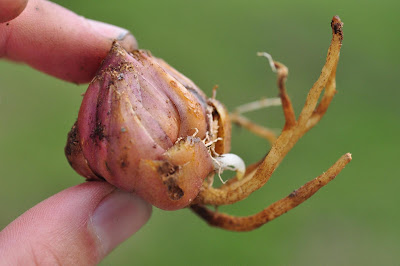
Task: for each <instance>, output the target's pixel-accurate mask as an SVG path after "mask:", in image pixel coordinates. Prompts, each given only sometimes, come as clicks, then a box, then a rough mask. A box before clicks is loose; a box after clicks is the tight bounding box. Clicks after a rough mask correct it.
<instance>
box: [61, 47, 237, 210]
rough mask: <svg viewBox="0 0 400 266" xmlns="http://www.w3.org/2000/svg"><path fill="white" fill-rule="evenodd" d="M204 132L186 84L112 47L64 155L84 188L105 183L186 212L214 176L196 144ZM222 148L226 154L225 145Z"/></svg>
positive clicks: (202, 102)
mask: <svg viewBox="0 0 400 266" xmlns="http://www.w3.org/2000/svg"><path fill="white" fill-rule="evenodd" d="M224 115H225V114H224ZM209 129H210V125H209V122H208V120H207V98H206V96H205V95H204V93H203V92H202V91H201V90H200V89H199V88H198V87H197V86H196V85H195V84H194V83H193V82H192V81H191V80H189V79H188V78H186V77H185V76H183V75H182V74H180V73H179V72H178V71H176V70H175V69H173V68H172V67H170V66H169V65H168V64H167V63H165V62H164V61H162V60H161V59H158V58H155V57H153V56H152V55H151V54H150V53H148V52H146V51H142V50H137V51H134V52H133V53H128V52H126V51H125V50H124V49H123V48H121V47H120V46H119V45H118V44H117V43H115V44H114V45H113V47H112V49H111V51H110V53H109V54H108V56H107V57H106V58H105V60H104V61H103V63H102V66H101V68H100V69H99V70H98V72H97V75H96V77H95V78H94V79H93V80H92V82H91V83H90V85H89V88H88V89H87V91H86V93H85V96H84V99H83V102H82V105H81V108H80V111H79V115H78V120H77V123H76V124H75V125H74V126H73V128H72V130H71V132H70V133H69V136H68V141H67V146H66V149H65V152H66V155H67V158H68V160H69V162H70V164H71V166H72V167H73V168H74V169H75V170H76V171H77V172H78V173H79V174H81V175H83V176H85V177H86V178H87V179H88V180H96V179H105V180H106V181H107V182H109V183H111V184H112V185H114V186H116V187H118V188H120V189H123V190H125V191H132V192H135V193H137V194H138V195H139V196H141V197H143V198H144V199H145V200H147V201H148V202H150V203H151V204H153V205H154V206H156V207H159V208H161V209H166V210H175V209H180V208H183V207H185V206H187V205H188V204H190V202H191V201H192V200H193V199H194V198H195V197H196V196H197V195H198V193H199V191H200V188H201V186H202V184H203V181H204V179H205V178H206V177H207V176H208V175H209V174H210V173H211V172H213V171H214V167H213V162H212V158H211V155H210V151H209V150H208V149H207V148H206V146H205V144H204V142H203V141H202V140H203V139H204V138H205V137H206V132H207V131H208V130H209ZM225 130H226V131H227V130H229V134H230V128H229V129H225ZM224 145H225V147H224V149H225V150H229V148H230V147H229V145H230V137H229V142H227V143H226V144H224Z"/></svg>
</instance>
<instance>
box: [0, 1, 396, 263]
mask: <svg viewBox="0 0 400 266" xmlns="http://www.w3.org/2000/svg"><path fill="white" fill-rule="evenodd" d="M55 2H57V3H59V4H61V5H63V6H66V7H67V8H70V9H72V10H74V11H75V12H77V13H79V14H81V15H83V16H86V17H89V18H92V19H96V20H101V21H105V22H108V23H112V24H116V25H120V26H122V27H125V28H127V29H129V30H131V31H132V32H133V33H134V34H135V36H136V37H137V39H138V41H139V44H140V47H141V48H145V49H149V50H151V51H152V53H153V54H155V55H157V56H159V57H162V58H164V59H165V60H166V61H167V62H169V63H170V64H171V65H173V66H175V67H176V68H177V69H179V70H180V71H181V72H182V73H184V74H186V75H187V76H188V77H190V78H191V79H193V80H194V81H195V82H196V83H197V84H198V85H199V86H200V87H201V88H203V90H204V91H205V92H206V93H207V94H208V95H210V92H211V88H212V87H213V86H214V85H215V84H218V85H219V86H220V89H219V91H218V98H219V100H221V101H222V102H224V103H225V104H226V106H227V107H228V108H229V109H231V110H232V109H233V108H234V107H235V106H237V105H239V104H242V103H246V102H249V101H252V100H256V99H259V98H261V97H264V96H269V97H273V96H276V95H277V89H276V87H275V75H274V74H273V73H272V72H271V71H270V69H268V66H267V63H266V61H265V60H264V59H261V58H258V57H256V55H255V54H256V52H257V51H267V52H269V53H271V54H272V55H273V57H274V58H275V59H276V60H278V61H281V62H283V63H285V64H286V65H287V66H288V67H289V70H290V73H289V79H288V82H287V85H288V91H289V94H290V96H291V98H292V100H293V102H294V106H295V109H296V111H297V113H298V112H299V110H300V108H301V106H302V104H303V103H304V100H305V97H306V94H307V91H308V89H309V88H310V87H311V85H312V84H313V82H314V81H315V80H316V78H317V77H318V75H319V73H320V70H321V67H322V65H323V63H324V60H325V56H326V51H327V48H328V45H329V42H330V38H331V33H330V32H331V31H330V27H329V24H330V20H331V17H332V16H333V15H336V14H337V15H340V17H341V18H342V20H343V21H344V43H343V47H342V53H341V59H340V62H339V67H338V73H337V87H338V91H339V93H338V94H337V95H336V97H335V99H334V101H333V103H332V105H331V107H330V110H329V111H328V113H327V115H326V116H325V117H324V119H323V120H322V121H321V122H320V124H319V125H317V126H316V127H315V128H314V129H313V130H312V131H310V132H309V133H308V134H307V135H306V136H305V137H304V138H303V139H301V140H300V142H299V143H298V144H297V145H296V146H295V148H294V149H293V150H292V151H291V152H290V153H289V155H288V156H287V157H286V159H285V160H284V161H283V163H282V164H281V166H280V167H279V168H278V170H277V171H276V172H275V174H274V175H273V178H272V179H271V180H270V182H269V183H268V185H266V186H265V187H263V188H262V189H261V190H259V191H257V192H256V193H254V194H253V195H252V196H250V197H249V198H248V199H247V200H245V201H243V202H240V203H238V204H236V205H234V206H228V207H224V208H222V210H223V211H229V212H231V213H233V214H237V215H246V214H252V213H254V212H256V211H258V210H260V209H262V208H264V207H265V206H267V205H268V204H270V203H272V202H273V201H275V200H277V199H280V198H282V197H284V196H286V195H287V194H288V193H290V192H291V191H292V190H293V189H296V188H297V187H299V186H300V185H302V184H303V183H305V182H307V181H308V180H310V179H311V178H314V177H315V176H317V175H319V174H321V173H322V172H323V171H324V170H325V169H327V168H328V167H329V166H330V165H331V164H333V163H334V162H335V161H336V159H337V158H339V157H340V156H341V155H342V154H344V153H346V152H351V153H352V154H353V161H352V162H351V163H350V164H349V165H348V166H347V167H346V168H345V169H344V171H343V172H342V173H341V174H340V175H339V176H338V177H337V178H336V179H335V180H334V181H333V182H332V183H331V184H329V185H328V186H327V187H326V188H324V189H322V190H321V191H320V192H319V193H317V194H316V195H315V196H314V197H313V198H312V199H311V200H309V201H307V202H305V203H304V204H302V205H301V206H299V207H298V208H296V209H294V210H292V211H291V212H289V213H287V214H285V215H283V216H282V217H280V218H279V219H277V220H275V221H273V222H271V223H270V224H267V225H265V226H263V227H261V228H260V229H258V230H255V231H252V232H248V233H232V232H226V231H222V230H220V229H215V228H211V227H209V226H207V225H206V224H205V223H204V222H202V221H201V220H200V219H198V218H197V217H196V216H195V215H193V214H192V213H191V212H190V211H189V210H180V211H175V212H166V211H161V210H158V209H155V208H154V212H153V216H152V218H151V220H150V222H149V223H148V224H147V225H146V226H145V227H144V228H143V229H142V230H141V231H140V232H138V233H137V234H136V235H135V236H134V237H132V238H131V239H129V240H128V241H127V242H125V243H124V244H122V245H121V246H120V247H118V248H117V249H116V250H115V251H114V252H113V253H112V254H110V255H109V256H108V257H107V259H106V260H105V261H104V262H103V263H102V265H126V264H137V265H159V264H163V265H187V264H190V265H206V264H207V265H221V264H224V265H245V264H246V265H398V263H399V261H400V253H399V252H398V251H399V250H400V240H399V236H400V233H399V232H400V230H399V218H400V214H399V203H400V200H399V197H398V187H399V185H400V181H399V180H400V171H399V167H398V163H399V157H400V156H399V151H398V150H399V136H400V134H399V133H400V123H399V122H400V120H399V118H400V112H399V111H400V110H399V109H400V108H399V104H398V101H399V100H398V99H399V96H400V92H399V91H400V90H399V86H398V75H399V70H400V68H399V58H400V54H399V50H398V44H399V41H400V34H399V26H400V25H399V20H398V10H399V8H400V4H399V2H398V1H396V0H392V1H390V0H381V1H371V0H366V1H362V2H360V1H344V0H339V1H334V2H333V1H317V0H305V1H297V2H295V1H261V0H259V1H257V0H248V1H246V2H245V1H237V0H230V1H227V0H225V1H222V0H221V1H215V0H214V1H211V0H203V1H193V0H186V1H184V0H170V1H162V0H146V1H144V0H136V1H133V0H131V1H128V0H118V1H96V2H94V1H60V0H59V1H55ZM0 82H1V85H0V178H1V179H0V180H1V185H0V202H1V205H0V211H1V215H0V228H3V227H5V226H6V225H7V224H8V223H10V222H11V221H12V220H13V219H15V218H16V217H17V216H18V215H20V214H21V213H23V212H24V211H25V210H27V209H28V208H30V207H31V206H33V205H34V204H36V203H38V202H40V201H42V200H43V199H45V198H47V197H49V196H50V195H53V194H55V193H57V192H59V191H60V190H63V189H65V188H67V187H69V186H73V185H76V184H78V183H80V182H83V179H82V178H81V177H80V176H78V175H77V174H75V173H74V171H73V170H72V169H71V168H70V167H69V165H68V163H67V160H66V159H65V157H64V154H63V148H64V144H65V141H66V135H67V132H68V131H69V129H70V127H71V125H72V124H73V122H74V121H75V119H76V116H77V112H78V108H79V105H80V101H81V96H80V94H81V93H82V92H84V91H85V89H86V85H84V86H77V85H74V84H69V83H66V82H63V81H59V80H56V79H55V78H52V77H48V76H46V75H44V74H42V73H39V72H36V71H34V70H32V69H30V68H29V67H27V66H24V65H19V64H13V63H10V62H5V61H1V62H0ZM250 117H251V118H252V119H254V120H256V121H258V122H260V123H262V124H264V125H268V126H269V127H272V128H281V127H282V125H283V116H282V113H281V110H280V109H279V108H277V107H274V108H270V109H267V110H262V111H258V112H255V113H252V114H251V115H250ZM268 148H269V146H268V144H267V142H266V141H264V140H262V139H259V138H258V137H255V136H253V135H252V134H250V133H248V132H246V131H245V130H242V129H238V128H235V129H234V132H233V149H232V151H233V152H234V153H236V154H239V155H241V156H242V157H243V158H244V159H245V160H246V161H247V162H253V161H255V160H257V159H258V158H260V157H261V156H262V155H263V154H264V153H265V152H266V151H267V149H268Z"/></svg>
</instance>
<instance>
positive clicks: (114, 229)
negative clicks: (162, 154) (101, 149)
mask: <svg viewBox="0 0 400 266" xmlns="http://www.w3.org/2000/svg"><path fill="white" fill-rule="evenodd" d="M115 39H117V40H118V41H119V42H120V43H121V45H122V46H123V47H124V48H125V49H127V50H133V49H135V48H137V43H136V40H135V38H134V37H133V36H132V35H131V34H130V33H129V32H128V31H127V30H125V29H122V28H119V27H116V26H112V25H109V24H106V23H102V22H97V21H93V20H88V19H85V18H83V17H81V16H78V15H77V14H75V13H73V12H71V11H69V10H67V9H65V8H63V7H61V6H58V5H56V4H54V3H52V2H49V1H46V0H29V1H28V0H0V57H3V58H5V59H8V60H11V61H16V62H24V63H26V64H28V65H30V66H32V67H33V68H36V69H38V70H40V71H42V72H45V73H48V74H50V75H52V76H54V77H57V78H60V79H63V80H66V81H70V82H74V83H85V82H88V81H90V80H91V78H92V77H93V76H94V74H95V72H96V70H97V68H98V67H99V65H100V63H101V61H102V59H103V58H104V57H105V56H106V54H107V52H108V50H109V49H110V47H111V44H112V41H113V40H115ZM150 215H151V206H150V205H149V204H148V203H147V202H145V201H144V200H142V199H141V198H139V197H138V196H136V195H135V194H132V193H126V192H122V191H120V190H118V189H116V188H115V187H113V186H111V185H110V184H107V183H105V182H87V183H84V184H80V185H77V186H74V187H71V188H68V189H66V190H64V191H61V192H59V193H58V194H56V195H54V196H52V197H50V198H48V199H46V200H44V201H43V202H41V203H39V204H38V205H36V206H34V207H32V208H31V209H30V210H28V211H27V212H25V213H24V214H22V215H21V216H20V217H18V218H17V219H16V220H14V221H13V222H11V223H10V224H9V225H8V226H7V227H5V228H4V229H3V230H2V231H1V232H0V262H1V263H0V264H2V265H31V264H35V265H58V264H62V265H93V264H97V263H98V262H100V261H101V260H102V259H103V258H104V257H105V256H106V255H107V254H108V253H109V252H111V251H112V250H113V249H114V248H115V247H116V246H117V245H119V244H120V243H121V242H123V241H124V240H126V239H127V238H128V237H130V236H131V235H133V234H134V233H135V232H136V231H138V230H139V229H140V228H141V227H142V226H143V225H144V224H145V223H146V222H147V220H148V219H149V218H150Z"/></svg>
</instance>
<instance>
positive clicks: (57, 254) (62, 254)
mask: <svg viewBox="0 0 400 266" xmlns="http://www.w3.org/2000/svg"><path fill="white" fill-rule="evenodd" d="M150 214H151V206H150V205H149V204H148V203H146V202H144V201H143V200H142V199H140V198H139V197H137V196H136V195H134V194H132V193H126V192H121V191H119V190H117V189H116V188H115V187H113V186H111V185H110V184H108V183H106V182H97V181H93V182H86V183H84V184H81V185H78V186H75V187H72V188H69V189H66V190H64V191H61V192H60V193H58V194H56V195H54V196H52V197H50V198H48V199H46V200H44V201H43V202H41V203H39V204H38V205H36V206H34V207H33V208H32V209H30V210H28V211H27V212H26V213H24V214H22V215H21V216H20V217H19V218H18V219H16V220H15V221H13V222H12V223H11V224H9V225H8V226H7V227H6V228H5V229H4V230H3V231H1V232H0V250H1V252H0V261H1V262H6V263H5V264H7V263H8V265H27V264H29V263H30V262H32V261H33V260H34V261H35V262H36V264H38V265H55V264H62V265H94V264H96V263H98V262H100V261H101V260H102V259H103V258H104V257H105V256H106V255H107V254H108V253H109V252H110V251H111V250H113V249H114V248H115V247H116V246H118V245H119V244H120V243H121V242H123V241H124V240H126V239H127V238H128V237H129V236H131V235H132V234H134V233H135V232H137V231H138V230H139V229H140V228H141V227H142V226H143V225H144V224H145V223H146V222H147V220H148V219H149V217H150ZM0 264H2V263H0Z"/></svg>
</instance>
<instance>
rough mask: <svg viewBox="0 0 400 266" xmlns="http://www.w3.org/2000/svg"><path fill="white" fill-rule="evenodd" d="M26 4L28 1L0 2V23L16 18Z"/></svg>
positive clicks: (3, 0) (8, 0)
mask: <svg viewBox="0 0 400 266" xmlns="http://www.w3.org/2000/svg"><path fill="white" fill-rule="evenodd" d="M27 3H28V0H0V23H3V22H7V21H10V20H12V19H14V18H16V17H17V16H18V15H19V14H21V12H22V11H23V10H24V8H25V7H26V4H27Z"/></svg>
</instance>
